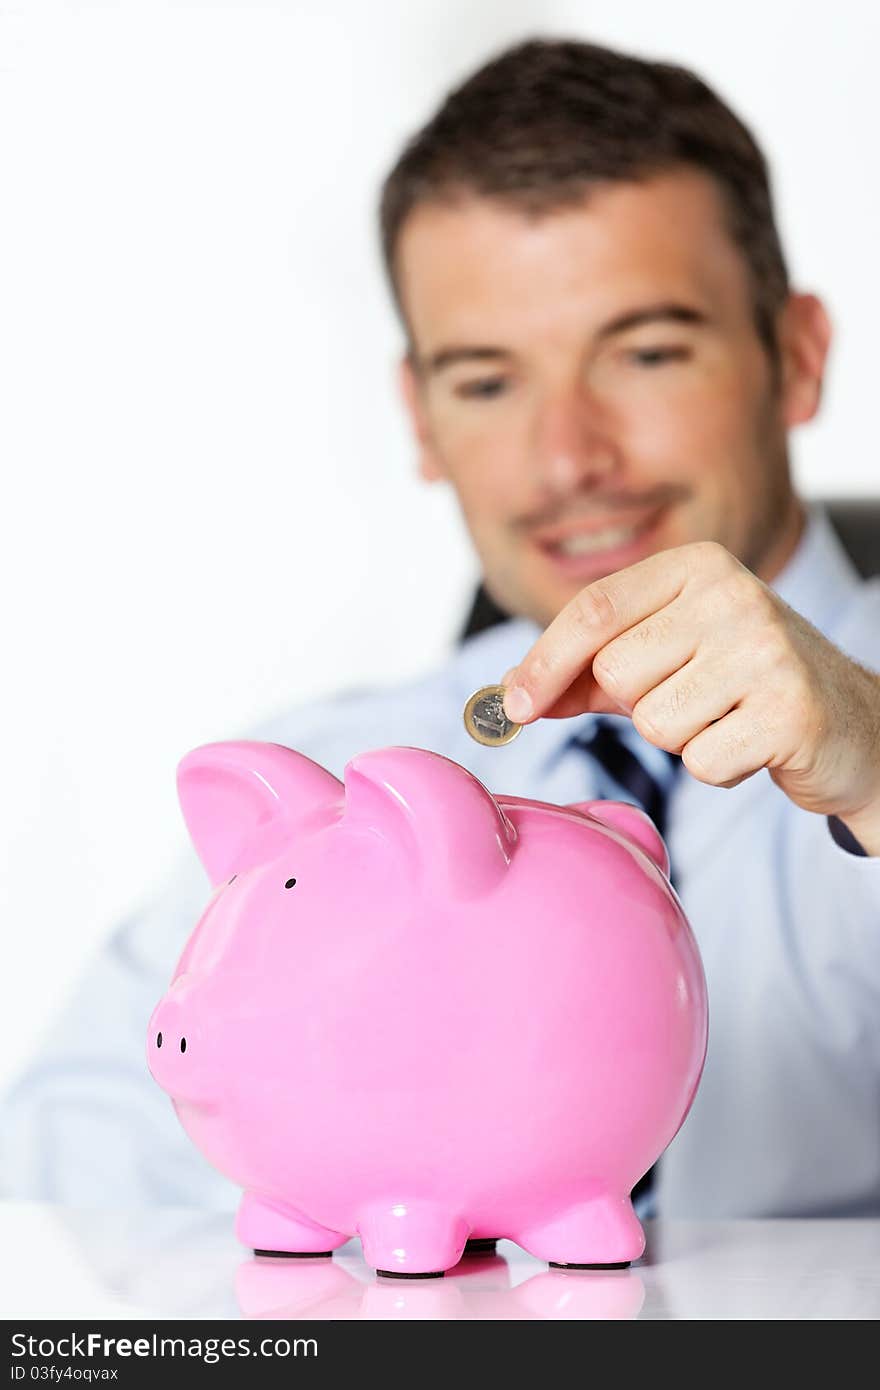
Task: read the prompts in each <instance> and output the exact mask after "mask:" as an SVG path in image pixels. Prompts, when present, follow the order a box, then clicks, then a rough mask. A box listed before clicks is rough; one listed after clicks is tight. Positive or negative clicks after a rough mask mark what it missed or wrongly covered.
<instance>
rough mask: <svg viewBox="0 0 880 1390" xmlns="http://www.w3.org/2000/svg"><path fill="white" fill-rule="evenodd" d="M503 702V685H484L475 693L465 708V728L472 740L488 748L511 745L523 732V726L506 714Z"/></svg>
mask: <svg viewBox="0 0 880 1390" xmlns="http://www.w3.org/2000/svg"><path fill="white" fill-rule="evenodd" d="M503 700H504V686H503V685H484V686H483V687H482V688H481V689H480V690H475V691H474V693H473V695H472V696H471V698H470V699H469V700H468V702H467V704H466V705H465V707H464V727H465V728H466V729H467V731H468V733H469V734H470V736H471V738H473V739H476V741H477V743H483V744H485V745H486V747H487V748H500V747H501V745H502V743H511V742H512V740H513V739H515V738H516V736H517V734H518V733H521V732H522V727H523V726H522V724H514V722H513V720H512V719H508V717H507V715H506V714H505V713H504V705H503Z"/></svg>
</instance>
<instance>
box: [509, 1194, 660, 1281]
mask: <svg viewBox="0 0 880 1390" xmlns="http://www.w3.org/2000/svg"><path fill="white" fill-rule="evenodd" d="M513 1239H514V1240H515V1241H516V1242H517V1244H518V1245H521V1246H522V1247H523V1249H524V1250H527V1251H528V1252H529V1254H530V1255H534V1256H536V1258H537V1259H539V1260H546V1261H547V1262H548V1264H551V1265H555V1266H557V1267H561V1268H574V1269H622V1268H624V1267H625V1266H626V1265H628V1264H629V1263H630V1262H631V1261H632V1260H637V1259H638V1258H639V1256H640V1255H641V1254H642V1253H643V1252H644V1249H645V1233H644V1231H643V1230H642V1228H641V1225H640V1224H639V1220H638V1217H637V1216H636V1214H635V1212H634V1211H633V1209H632V1202H631V1201H630V1199H629V1197H613V1196H611V1195H610V1194H608V1195H605V1196H602V1197H593V1198H592V1199H591V1200H589V1201H586V1202H579V1203H578V1204H577V1205H576V1206H572V1207H568V1208H566V1210H565V1211H561V1212H559V1213H558V1214H557V1215H556V1216H553V1217H551V1218H550V1220H549V1221H545V1222H542V1223H541V1224H540V1225H537V1226H529V1227H528V1228H527V1229H524V1230H522V1231H521V1232H520V1233H519V1234H518V1235H513Z"/></svg>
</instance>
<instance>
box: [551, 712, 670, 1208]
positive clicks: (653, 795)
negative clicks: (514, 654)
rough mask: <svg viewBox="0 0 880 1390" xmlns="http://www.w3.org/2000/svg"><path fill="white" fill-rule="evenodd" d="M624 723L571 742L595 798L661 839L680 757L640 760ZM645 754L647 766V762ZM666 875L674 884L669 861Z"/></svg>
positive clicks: (636, 1195) (651, 753)
mask: <svg viewBox="0 0 880 1390" xmlns="http://www.w3.org/2000/svg"><path fill="white" fill-rule="evenodd" d="M624 727H626V728H628V729H632V730H633V735H637V731H636V730H635V729H634V728H633V726H632V724H627V725H624V724H623V721H622V720H621V721H619V723H618V724H615V723H613V722H612V721H611V720H610V719H605V718H603V717H602V715H598V716H597V717H596V722H595V724H594V726H593V728H592V730H591V731H590V733H589V734H586V735H575V737H574V738H573V739H572V743H573V744H574V745H575V746H576V747H578V748H580V749H582V750H583V751H584V752H585V753H586V754H587V755H588V756H589V757H591V758H592V759H593V760H594V762H595V763H596V764H597V767H598V770H599V778H598V784H599V785H598V794H597V797H596V799H597V800H599V799H601V800H603V801H629V802H632V803H633V804H634V805H636V806H640V807H641V808H642V810H643V811H647V813H648V815H649V816H650V817H651V820H652V821H653V822H654V824H655V825H656V827H657V829H658V830H659V832H660V834H661V835H662V836H663V837H664V839H665V836H666V813H667V807H668V803H669V793H670V792H671V790H672V788H673V786H674V785H675V781H676V778H677V776H678V773H679V771H680V769H681V766H682V763H681V757H680V755H679V754H678V753H668V752H667V751H666V750H665V749H663V748H654V747H653V745H651V746H650V748H648V747H646V748H645V751H644V753H643V755H642V758H643V759H644V761H643V760H642V758H639V757H637V756H636V754H635V753H634V752H633V751H632V749H631V748H629V747H628V746H627V744H626V743H625V742H624V739H623V737H622V730H623V728H624ZM649 757H650V761H651V766H650V769H649V768H648V766H647V762H648V758H649ZM669 877H670V881H671V883H672V884H673V886H675V878H674V873H673V868H672V866H671V865H670V870H669ZM656 1171H657V1164H656V1163H655V1164H654V1166H653V1168H649V1169H648V1171H647V1173H646V1174H645V1176H644V1177H643V1178H640V1179H639V1181H638V1182H637V1183H636V1185H635V1187H634V1188H633V1190H632V1199H633V1202H634V1203H636V1211H637V1214H638V1215H644V1214H647V1212H648V1211H649V1210H650V1199H649V1195H648V1194H649V1193H650V1192H651V1189H652V1187H653V1185H654V1177H655V1174H656Z"/></svg>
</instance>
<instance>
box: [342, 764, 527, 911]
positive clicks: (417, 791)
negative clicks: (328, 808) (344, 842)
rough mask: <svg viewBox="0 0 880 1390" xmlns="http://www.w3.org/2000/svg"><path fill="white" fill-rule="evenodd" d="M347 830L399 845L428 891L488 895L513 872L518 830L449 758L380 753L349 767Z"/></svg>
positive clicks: (456, 895) (455, 895)
mask: <svg viewBox="0 0 880 1390" xmlns="http://www.w3.org/2000/svg"><path fill="white" fill-rule="evenodd" d="M343 775H344V777H345V813H344V816H343V822H344V823H348V824H350V825H358V826H367V827H368V828H370V829H372V830H375V831H377V832H378V833H379V834H380V835H382V836H384V837H385V838H387V839H389V840H392V841H394V842H395V843H397V844H398V845H399V846H400V847H401V848H402V850H403V852H404V854H405V855H406V856H407V858H408V859H409V860H410V861H411V863H412V866H413V869H414V872H415V874H416V876H417V877H418V878H420V879H421V881H422V883H423V884H424V886H425V888H426V890H427V891H429V892H430V893H432V894H439V895H441V896H443V897H450V896H451V897H452V898H458V899H461V898H475V897H480V896H481V895H482V894H483V893H488V892H489V891H490V890H491V889H492V887H493V886H494V885H495V884H496V883H498V882H499V881H500V880H501V878H502V877H503V876H504V874H505V872H506V871H507V867H508V865H509V864H510V859H511V855H512V853H513V848H514V845H515V844H516V830H515V829H514V827H513V825H512V824H511V822H510V821H509V820H508V819H507V817H506V816H505V814H504V812H503V811H502V809H501V807H500V806H499V805H498V802H497V801H496V800H495V798H494V797H493V796H492V793H491V792H490V791H489V790H488V789H487V788H486V787H484V786H483V783H482V782H481V781H479V779H478V778H476V777H474V775H473V773H471V772H468V771H467V769H466V768H463V767H460V766H459V764H458V763H455V762H453V761H452V759H451V758H444V757H443V756H442V755H441V754H440V753H430V752H428V751H427V750H426V749H424V748H378V749H375V750H373V751H371V752H368V753H361V754H359V755H358V757H356V758H352V760H351V762H350V763H348V765H347V766H346V769H345V772H344V774H343Z"/></svg>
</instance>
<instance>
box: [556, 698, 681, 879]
mask: <svg viewBox="0 0 880 1390" xmlns="http://www.w3.org/2000/svg"><path fill="white" fill-rule="evenodd" d="M628 728H629V729H633V726H632V725H631V724H630V725H628ZM633 734H635V730H633ZM572 743H573V744H575V745H576V746H577V747H578V748H581V749H583V751H584V752H585V753H587V754H589V756H590V757H591V758H592V759H593V761H594V762H595V763H596V764H597V766H598V770H599V789H598V796H597V798H596V799H597V800H599V799H601V800H603V801H629V802H632V803H633V804H634V805H636V806H640V807H641V808H642V810H643V811H647V813H648V815H649V816H650V817H651V820H652V821H653V822H654V824H655V825H656V827H657V829H658V830H659V832H660V834H661V835H662V836H663V838H664V840H665V838H666V816H667V809H668V804H669V793H670V792H671V791H672V788H673V786H674V785H675V781H676V778H677V776H678V773H679V770H680V769H681V757H680V755H679V754H678V753H668V752H667V751H666V749H664V748H654V747H653V745H652V746H651V747H650V749H649V748H648V747H647V746H646V747H645V751H644V752H643V754H642V757H641V758H640V757H637V756H636V754H635V753H634V752H633V751H632V749H631V748H630V747H628V746H627V744H626V742H625V741H624V738H623V736H622V723H621V725H616V724H614V723H612V721H611V720H610V719H605V718H603V717H602V715H597V717H596V721H595V724H594V726H593V728H592V729H591V731H590V732H589V733H588V734H583V735H581V734H576V735H575V737H574V738H573V739H572ZM649 756H650V759H651V766H650V768H649V767H648V757H649ZM670 879H672V881H673V883H674V881H675V880H674V878H673V876H672V872H671V870H670Z"/></svg>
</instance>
